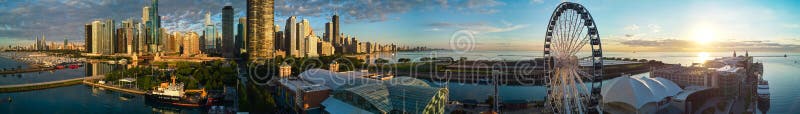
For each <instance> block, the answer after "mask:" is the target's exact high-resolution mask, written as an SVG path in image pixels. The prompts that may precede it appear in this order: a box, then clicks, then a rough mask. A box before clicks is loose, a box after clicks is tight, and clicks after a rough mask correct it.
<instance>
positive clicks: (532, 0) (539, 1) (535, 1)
mask: <svg viewBox="0 0 800 114" xmlns="http://www.w3.org/2000/svg"><path fill="white" fill-rule="evenodd" d="M531 3H534V4H541V3H544V0H531Z"/></svg>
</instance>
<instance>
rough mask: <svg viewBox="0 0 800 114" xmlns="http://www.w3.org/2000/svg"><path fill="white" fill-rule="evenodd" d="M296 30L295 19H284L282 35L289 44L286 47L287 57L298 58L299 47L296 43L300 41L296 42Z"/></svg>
mask: <svg viewBox="0 0 800 114" xmlns="http://www.w3.org/2000/svg"><path fill="white" fill-rule="evenodd" d="M297 28H298V27H297V17H295V16H291V17H289V19H286V29H285V30H283V31H284V32H283V34H284V36H286V37H284V38H285V39H287V41H288V42H289V44H287V45H286V46H288V47H289V48H287V49H288V50H286V53H288V54H286V55H287V56H295V57H298V56H297V55H298V54H299V53H300V52H299V49H300V45H299V43H298V42H300V41H298V32H297Z"/></svg>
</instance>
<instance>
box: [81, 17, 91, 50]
mask: <svg viewBox="0 0 800 114" xmlns="http://www.w3.org/2000/svg"><path fill="white" fill-rule="evenodd" d="M83 29H84V30H83V31H84V32H85V33H84V36H85V37H86V38H85V43H84V46H85V48H84V49H85V53H92V24H91V23H89V24H86V25H84V28H83Z"/></svg>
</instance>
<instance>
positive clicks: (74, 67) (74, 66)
mask: <svg viewBox="0 0 800 114" xmlns="http://www.w3.org/2000/svg"><path fill="white" fill-rule="evenodd" d="M78 67H79V66H78V65H77V64H72V65H69V69H77V68H78Z"/></svg>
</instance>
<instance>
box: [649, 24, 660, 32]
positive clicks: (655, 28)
mask: <svg viewBox="0 0 800 114" xmlns="http://www.w3.org/2000/svg"><path fill="white" fill-rule="evenodd" d="M647 28H650V31H651V32H654V33H657V32H661V25H657V24H649V25H647Z"/></svg>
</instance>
